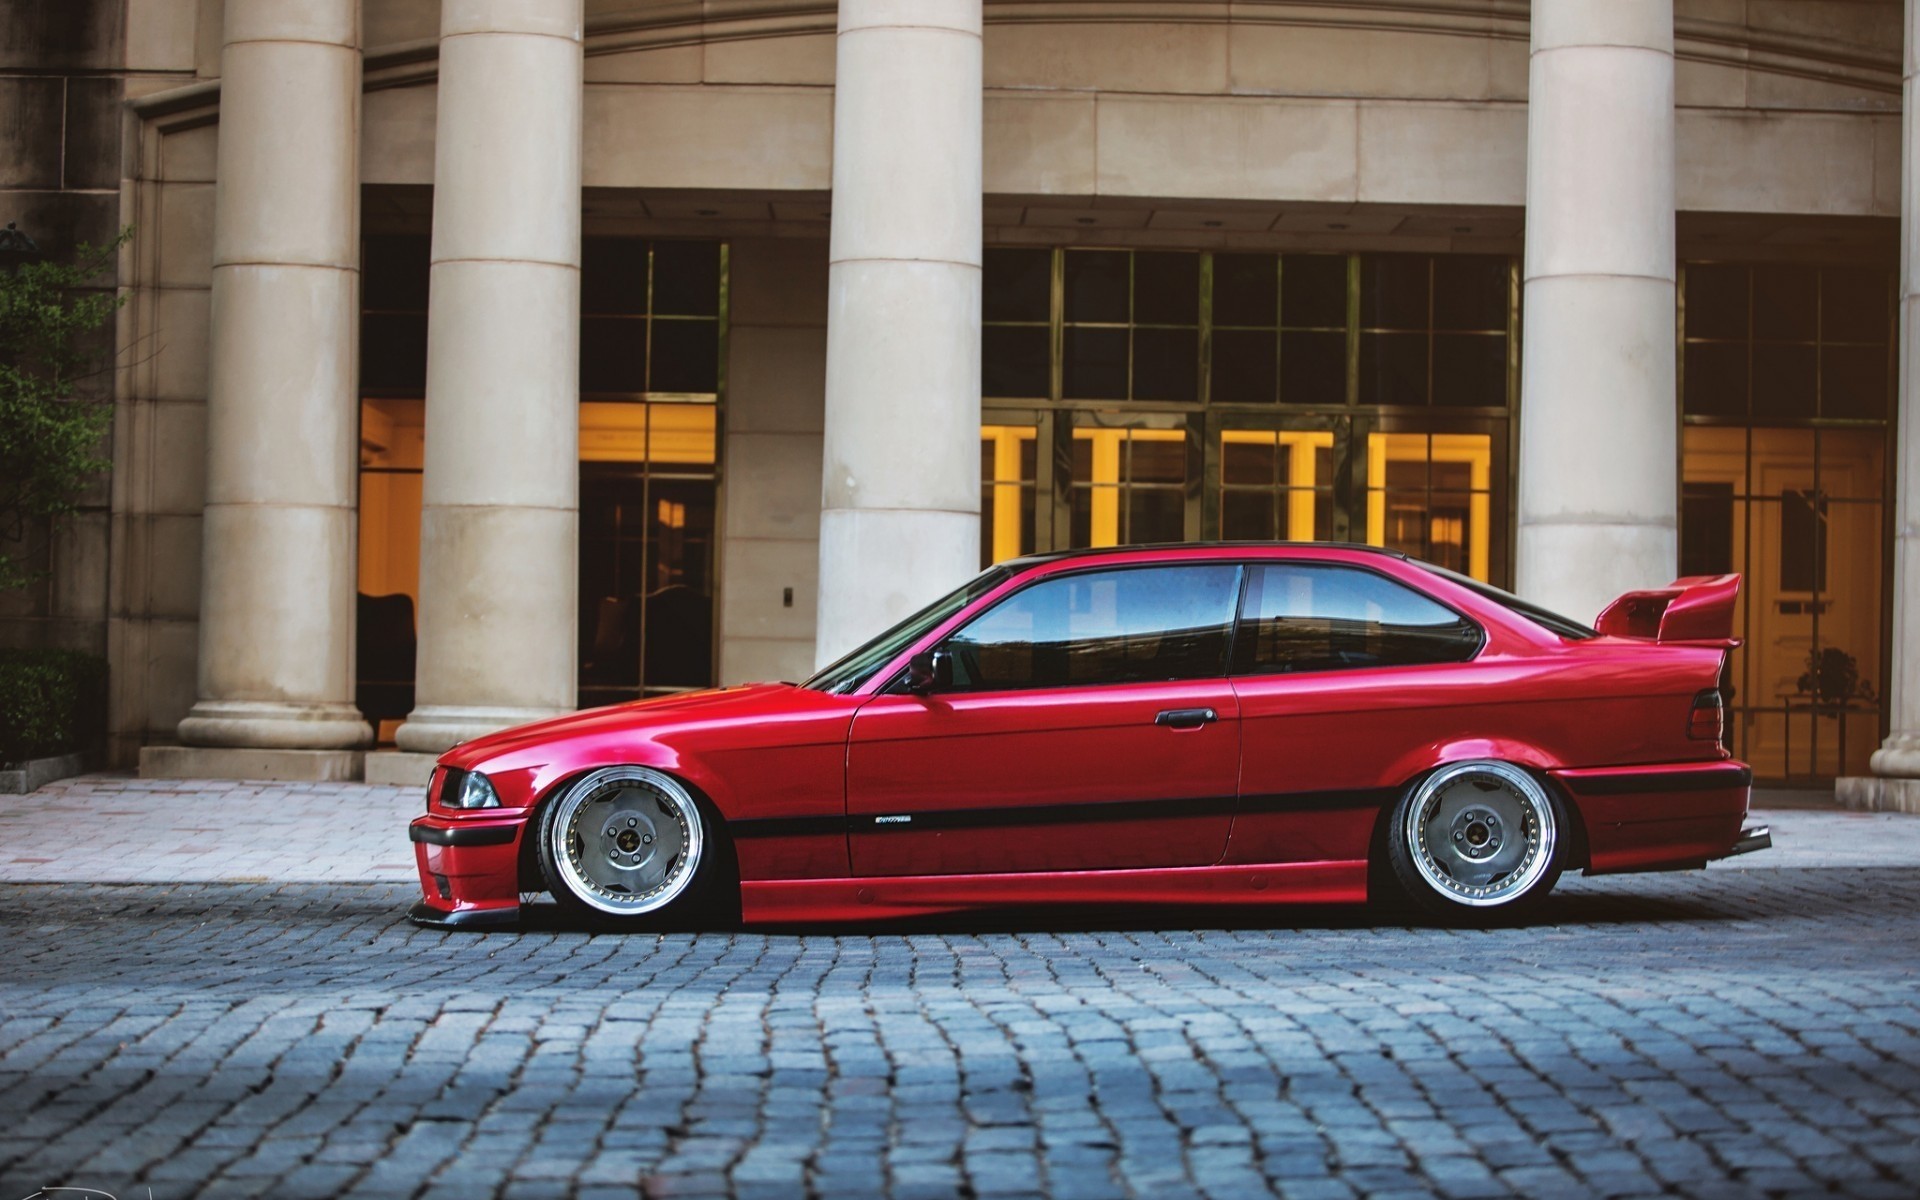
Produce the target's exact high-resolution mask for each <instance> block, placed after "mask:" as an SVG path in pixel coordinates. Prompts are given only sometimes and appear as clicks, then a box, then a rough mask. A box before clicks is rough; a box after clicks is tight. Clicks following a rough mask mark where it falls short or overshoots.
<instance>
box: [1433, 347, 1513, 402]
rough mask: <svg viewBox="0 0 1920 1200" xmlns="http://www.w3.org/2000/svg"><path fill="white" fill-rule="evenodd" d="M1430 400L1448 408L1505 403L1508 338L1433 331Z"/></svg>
mask: <svg viewBox="0 0 1920 1200" xmlns="http://www.w3.org/2000/svg"><path fill="white" fill-rule="evenodd" d="M1433 402H1434V403H1435V404H1442V405H1446V406H1448V407H1451V408H1503V407H1505V406H1506V403H1507V339H1506V337H1505V336H1489V335H1486V334H1458V333H1456V334H1446V333H1440V334H1435V335H1434V338H1433Z"/></svg>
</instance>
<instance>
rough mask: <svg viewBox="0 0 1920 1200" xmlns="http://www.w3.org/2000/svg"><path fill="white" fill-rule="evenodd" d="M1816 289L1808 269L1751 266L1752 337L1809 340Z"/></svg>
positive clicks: (1816, 295)
mask: <svg viewBox="0 0 1920 1200" xmlns="http://www.w3.org/2000/svg"><path fill="white" fill-rule="evenodd" d="M1818 287H1819V284H1818V274H1817V273H1816V272H1815V271H1814V269H1813V268H1812V267H1788V266H1778V265H1772V266H1764V267H1755V268H1754V269H1753V336H1754V337H1755V338H1756V339H1758V340H1760V341H1802V342H1810V341H1812V340H1813V339H1814V333H1815V325H1816V321H1815V315H1816V313H1817V311H1818V307H1819V292H1818V290H1817V289H1818ZM1754 365H1755V367H1756V368H1757V367H1758V366H1759V364H1758V363H1755V364H1754Z"/></svg>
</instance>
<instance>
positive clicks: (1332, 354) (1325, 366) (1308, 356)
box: [1280, 333, 1347, 404]
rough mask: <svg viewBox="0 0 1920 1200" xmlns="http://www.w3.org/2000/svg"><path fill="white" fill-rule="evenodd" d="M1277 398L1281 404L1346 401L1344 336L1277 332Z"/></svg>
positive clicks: (1345, 337) (1342, 402) (1345, 347)
mask: <svg viewBox="0 0 1920 1200" xmlns="http://www.w3.org/2000/svg"><path fill="white" fill-rule="evenodd" d="M1280 400H1281V402H1282V403H1283V404H1345V403H1346V402H1347V335H1346V334H1344V333H1283V334H1281V335H1280Z"/></svg>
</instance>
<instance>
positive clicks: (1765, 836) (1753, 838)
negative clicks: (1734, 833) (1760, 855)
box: [1713, 825, 1773, 860]
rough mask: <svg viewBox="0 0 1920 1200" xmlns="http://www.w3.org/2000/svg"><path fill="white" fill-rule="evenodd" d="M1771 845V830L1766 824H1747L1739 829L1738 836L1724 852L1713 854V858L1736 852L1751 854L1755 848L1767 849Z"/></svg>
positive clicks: (1727, 856) (1733, 854)
mask: <svg viewBox="0 0 1920 1200" xmlns="http://www.w3.org/2000/svg"><path fill="white" fill-rule="evenodd" d="M1772 847H1773V830H1772V829H1771V828H1770V827H1768V826H1766V825H1749V826H1748V827H1747V828H1745V829H1742V830H1741V831H1740V838H1739V840H1738V841H1736V842H1734V843H1733V845H1731V846H1729V847H1727V852H1726V853H1725V854H1716V855H1714V856H1713V857H1714V859H1715V860H1719V859H1722V858H1732V857H1734V856H1735V855H1737V854H1752V853H1753V852H1754V851H1755V850H1768V849H1771V848H1772Z"/></svg>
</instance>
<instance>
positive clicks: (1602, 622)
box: [1593, 575, 1740, 649]
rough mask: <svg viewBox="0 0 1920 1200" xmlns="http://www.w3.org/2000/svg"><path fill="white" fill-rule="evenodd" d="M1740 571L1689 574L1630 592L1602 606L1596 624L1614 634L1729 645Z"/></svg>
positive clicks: (1736, 641) (1735, 640) (1734, 641)
mask: <svg viewBox="0 0 1920 1200" xmlns="http://www.w3.org/2000/svg"><path fill="white" fill-rule="evenodd" d="M1739 594H1740V577H1739V576H1738V575H1688V576H1686V577H1685V578H1683V579H1676V580H1674V581H1673V582H1672V583H1671V584H1669V585H1668V586H1666V587H1663V588H1654V589H1652V590H1650V591H1644V592H1628V593H1626V594H1625V595H1623V596H1621V597H1620V598H1619V599H1618V600H1615V601H1614V602H1613V603H1612V604H1609V605H1607V607H1606V608H1605V609H1603V610H1601V613H1600V616H1599V617H1598V618H1596V619H1595V620H1594V622H1593V627H1594V628H1595V629H1597V630H1599V631H1600V632H1601V633H1604V634H1607V635H1609V636H1612V637H1629V638H1642V639H1645V640H1648V641H1655V642H1693V643H1695V644H1700V643H1712V644H1714V645H1720V646H1725V647H1727V648H1728V649H1731V648H1732V647H1734V646H1737V645H1739V644H1740V640H1739V639H1738V638H1736V637H1734V636H1733V602H1734V599H1735V597H1737V596H1738V595H1739Z"/></svg>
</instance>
